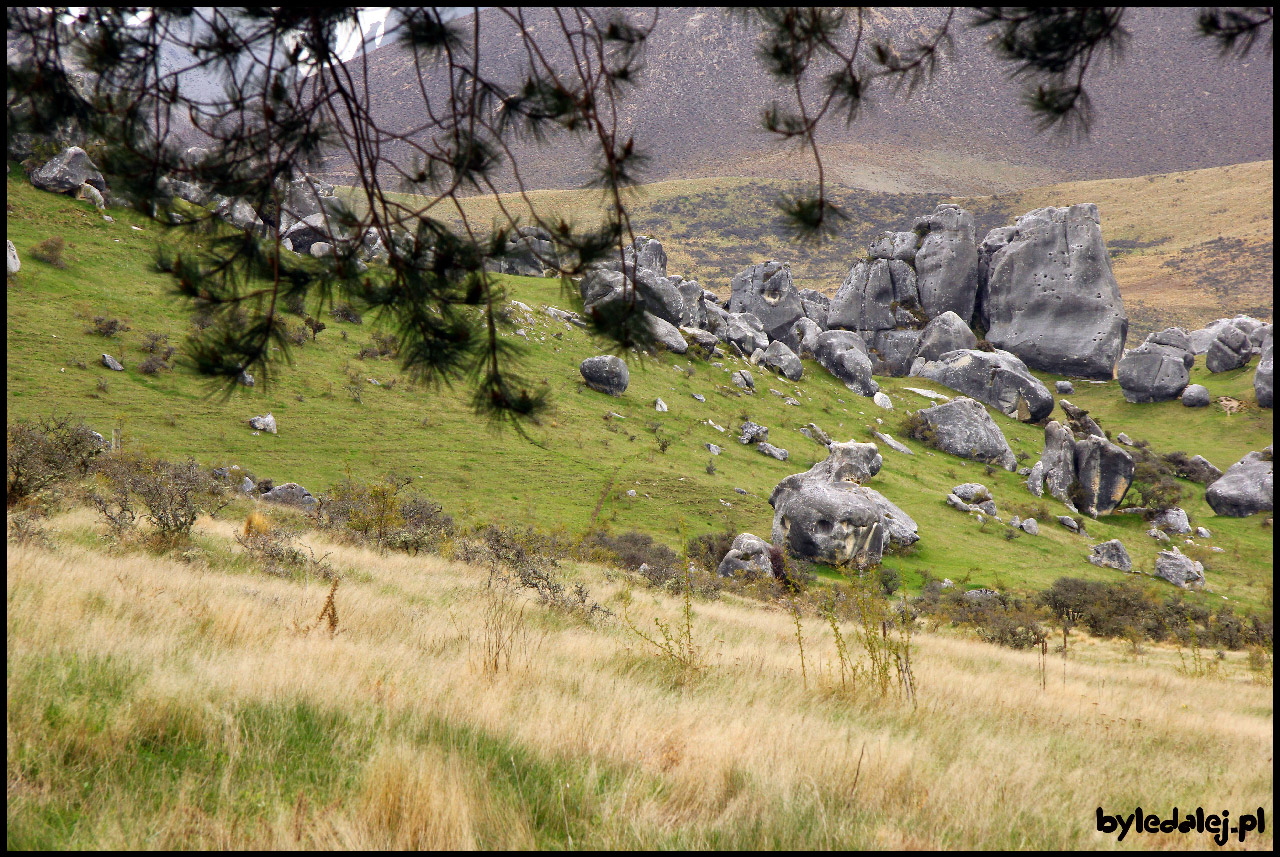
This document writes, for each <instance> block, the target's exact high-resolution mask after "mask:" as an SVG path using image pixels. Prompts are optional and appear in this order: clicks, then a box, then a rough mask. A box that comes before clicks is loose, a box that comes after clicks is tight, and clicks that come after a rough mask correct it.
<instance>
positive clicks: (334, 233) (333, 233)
mask: <svg viewBox="0 0 1280 857" xmlns="http://www.w3.org/2000/svg"><path fill="white" fill-rule="evenodd" d="M284 238H285V240H287V241H288V242H289V244H290V245H291V246H292V247H293V252H295V253H297V254H299V255H301V256H307V255H310V253H311V245H312V244H320V243H325V244H336V243H338V242H339V241H341V240H342V233H341V230H340V229H338V228H337V224H336V222H335V221H333V220H331V219H330V217H329V215H328V214H325V213H323V212H322V213H319V214H311V215H308V216H307V217H304V218H303V219H301V220H298V221H294V222H293V224H292V225H291V226H290V227H289V228H288V230H286V231H285V233H284Z"/></svg>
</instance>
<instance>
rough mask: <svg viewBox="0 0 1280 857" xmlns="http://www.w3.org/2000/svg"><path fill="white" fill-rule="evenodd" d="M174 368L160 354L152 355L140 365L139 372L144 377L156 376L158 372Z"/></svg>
mask: <svg viewBox="0 0 1280 857" xmlns="http://www.w3.org/2000/svg"><path fill="white" fill-rule="evenodd" d="M172 368H173V367H172V366H170V365H169V364H168V363H166V362H165V361H164V358H163V357H161V356H160V355H159V354H152V355H150V356H148V357H147V359H146V360H143V361H142V362H141V363H139V364H138V371H139V372H141V373H142V374H143V375H155V374H156V373H157V372H162V371H164V370H166V369H172Z"/></svg>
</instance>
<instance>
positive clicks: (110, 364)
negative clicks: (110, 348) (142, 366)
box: [102, 354, 124, 372]
mask: <svg viewBox="0 0 1280 857" xmlns="http://www.w3.org/2000/svg"><path fill="white" fill-rule="evenodd" d="M102 365H103V366H106V367H107V368H108V369H110V370H111V371H112V372H123V371H124V367H123V366H121V365H120V361H119V360H117V359H116V358H114V357H112V356H111V355H110V354H103V355H102Z"/></svg>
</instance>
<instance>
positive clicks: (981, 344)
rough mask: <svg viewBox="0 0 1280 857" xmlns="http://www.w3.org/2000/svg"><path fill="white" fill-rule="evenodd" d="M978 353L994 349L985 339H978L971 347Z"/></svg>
mask: <svg viewBox="0 0 1280 857" xmlns="http://www.w3.org/2000/svg"><path fill="white" fill-rule="evenodd" d="M973 347H974V348H975V349H977V350H978V351H995V350H996V347H995V346H994V345H992V344H991V343H990V342H988V341H987V340H985V339H979V340H978V341H977V342H976V343H974V346H973Z"/></svg>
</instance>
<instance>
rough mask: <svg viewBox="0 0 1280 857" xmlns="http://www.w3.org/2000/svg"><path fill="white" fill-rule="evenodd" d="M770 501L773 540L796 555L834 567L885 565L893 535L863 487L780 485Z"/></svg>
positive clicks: (815, 483)
mask: <svg viewBox="0 0 1280 857" xmlns="http://www.w3.org/2000/svg"><path fill="white" fill-rule="evenodd" d="M788 478H791V477H788ZM783 483H786V480H783ZM769 503H770V505H772V506H773V509H774V518H773V533H772V535H773V542H774V544H778V545H783V546H785V548H786V550H788V551H789V552H790V553H792V554H793V555H795V556H798V557H802V558H804V559H810V560H817V561H819V562H826V563H830V564H832V565H854V566H856V567H858V568H870V567H872V566H876V565H879V563H880V558H881V556H882V555H883V553H884V544H885V540H886V537H887V532H886V529H885V526H884V522H883V515H882V513H881V511H880V506H879V504H878V503H877V502H876V501H875V499H874V498H873V497H871V496H870V494H868V493H867V492H866V491H864V490H863V489H861V488H860V487H858V486H854V485H834V484H830V483H824V482H821V481H818V480H805V481H802V482H800V483H799V484H798V485H795V486H792V487H787V488H783V487H782V484H780V485H779V486H778V488H775V489H774V491H773V494H772V495H771V496H770V498H769Z"/></svg>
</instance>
